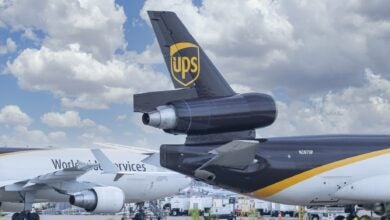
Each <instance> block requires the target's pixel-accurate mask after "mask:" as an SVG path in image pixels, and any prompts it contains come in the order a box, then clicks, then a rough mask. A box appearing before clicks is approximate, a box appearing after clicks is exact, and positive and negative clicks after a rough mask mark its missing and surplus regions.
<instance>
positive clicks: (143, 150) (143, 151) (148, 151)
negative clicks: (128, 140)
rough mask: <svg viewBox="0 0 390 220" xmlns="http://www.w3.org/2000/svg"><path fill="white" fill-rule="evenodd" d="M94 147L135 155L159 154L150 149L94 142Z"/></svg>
mask: <svg viewBox="0 0 390 220" xmlns="http://www.w3.org/2000/svg"><path fill="white" fill-rule="evenodd" d="M94 145H97V146H99V147H104V148H111V149H120V150H128V151H131V152H134V153H136V154H147V155H150V154H154V153H158V152H159V151H158V150H155V149H150V148H144V147H134V146H128V145H122V144H113V143H101V142H95V143H94Z"/></svg>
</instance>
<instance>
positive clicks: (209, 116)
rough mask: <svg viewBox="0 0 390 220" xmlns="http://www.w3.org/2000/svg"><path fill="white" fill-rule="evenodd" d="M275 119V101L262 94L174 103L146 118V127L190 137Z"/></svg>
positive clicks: (262, 125)
mask: <svg viewBox="0 0 390 220" xmlns="http://www.w3.org/2000/svg"><path fill="white" fill-rule="evenodd" d="M275 119H276V106H275V102H274V100H273V99H272V97H271V96H269V95H266V94H260V93H247V94H237V95H234V96H228V97H213V98H198V99H190V100H179V101H172V102H169V103H167V104H166V105H163V106H159V107H157V110H156V111H152V112H148V113H144V114H143V116H142V121H143V123H144V124H145V125H149V126H153V127H156V128H160V129H163V130H164V131H165V132H168V133H174V134H190V135H192V134H194V135H198V134H210V133H222V132H233V131H242V130H249V129H255V128H261V127H266V126H269V125H271V124H272V123H273V122H274V121H275Z"/></svg>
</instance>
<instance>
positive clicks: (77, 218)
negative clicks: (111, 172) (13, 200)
mask: <svg viewBox="0 0 390 220" xmlns="http://www.w3.org/2000/svg"><path fill="white" fill-rule="evenodd" d="M121 218H122V216H119V215H41V216H40V220H70V219H72V220H121ZM190 219H192V218H191V217H190V216H179V217H172V216H169V217H168V218H167V220H190ZM200 219H203V218H202V217H201V218H200ZM254 219H261V220H276V219H278V218H271V217H267V216H265V217H262V218H253V217H237V220H254ZM297 219H298V218H283V220H297ZM0 220H11V215H9V216H5V217H2V218H0Z"/></svg>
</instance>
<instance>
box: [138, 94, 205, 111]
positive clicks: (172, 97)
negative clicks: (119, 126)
mask: <svg viewBox="0 0 390 220" xmlns="http://www.w3.org/2000/svg"><path fill="white" fill-rule="evenodd" d="M197 97H198V95H197V93H196V90H195V89H194V88H188V89H177V90H169V91H160V92H148V93H142V94H135V95H134V101H133V102H134V112H143V113H145V112H151V111H154V110H156V107H157V106H161V105H165V104H167V103H168V102H172V101H177V100H187V99H193V98H197Z"/></svg>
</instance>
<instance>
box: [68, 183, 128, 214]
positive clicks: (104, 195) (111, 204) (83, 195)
mask: <svg viewBox="0 0 390 220" xmlns="http://www.w3.org/2000/svg"><path fill="white" fill-rule="evenodd" d="M69 203H70V204H72V205H74V206H78V207H80V208H84V209H85V210H86V211H87V212H95V213H116V212H119V211H120V210H121V209H122V208H123V205H124V203H125V195H124V193H123V191H122V190H121V189H119V188H117V187H112V186H106V187H94V188H92V189H89V190H84V191H81V192H78V193H75V194H73V195H71V196H70V197H69Z"/></svg>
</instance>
